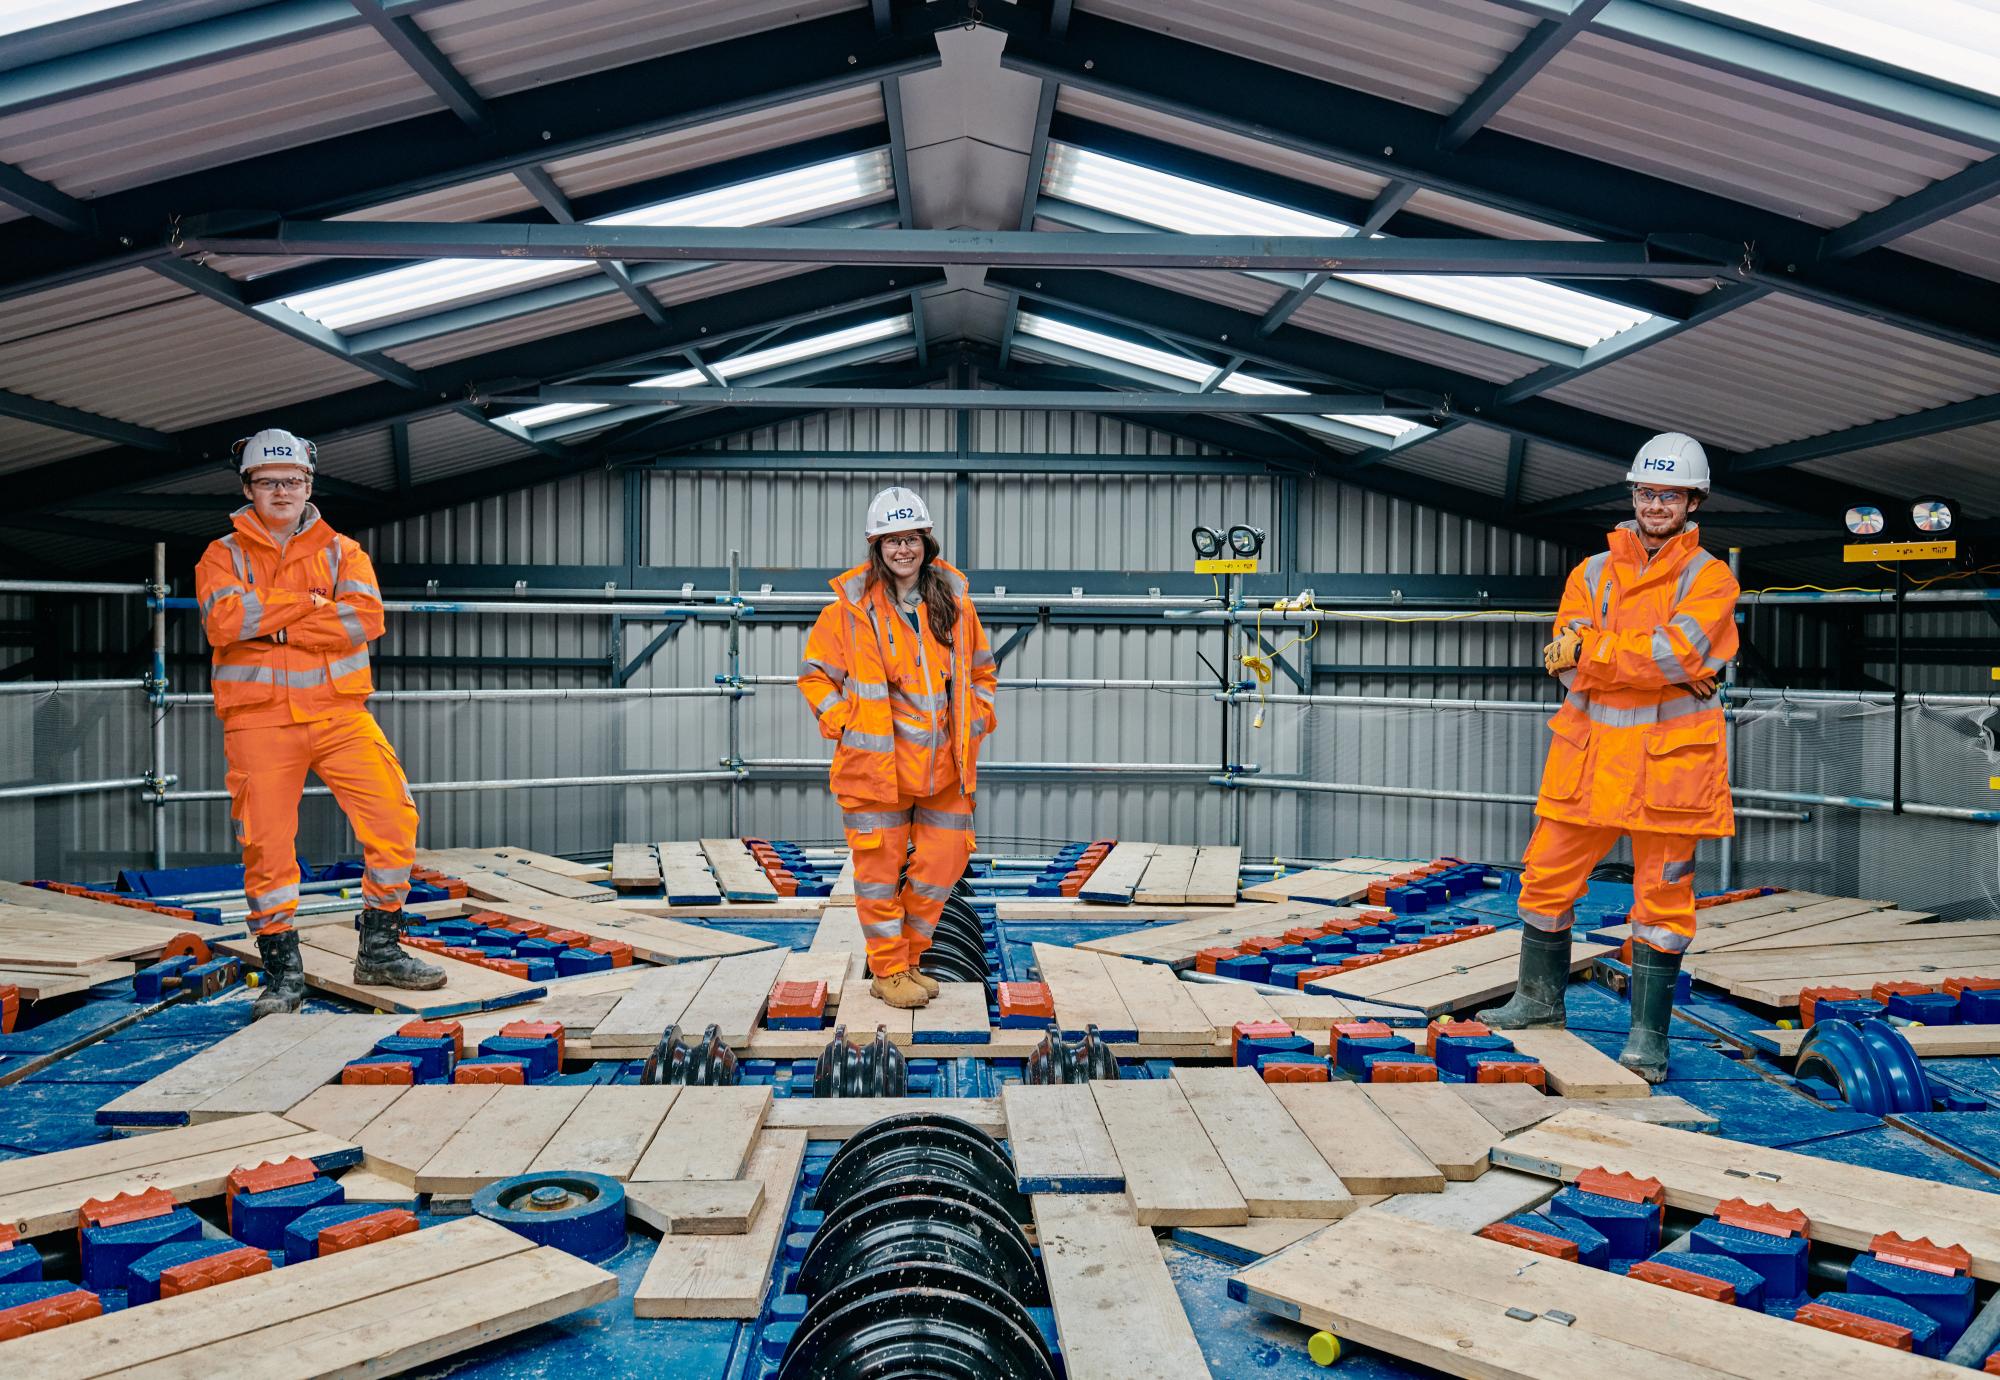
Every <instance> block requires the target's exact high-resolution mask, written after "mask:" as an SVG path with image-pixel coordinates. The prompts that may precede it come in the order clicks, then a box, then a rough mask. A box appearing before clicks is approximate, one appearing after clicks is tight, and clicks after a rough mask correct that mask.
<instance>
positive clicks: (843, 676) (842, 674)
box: [799, 657, 847, 686]
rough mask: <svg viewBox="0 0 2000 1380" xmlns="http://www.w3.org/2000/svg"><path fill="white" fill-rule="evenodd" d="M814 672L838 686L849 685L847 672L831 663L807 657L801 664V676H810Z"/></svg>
mask: <svg viewBox="0 0 2000 1380" xmlns="http://www.w3.org/2000/svg"><path fill="white" fill-rule="evenodd" d="M814 671H817V672H819V673H820V674H821V675H823V676H825V677H826V678H827V679H828V680H830V681H832V682H833V683H834V684H835V685H836V686H840V685H845V684H847V672H846V671H844V670H842V669H841V668H840V667H838V666H835V665H834V664H833V663H832V662H830V661H816V660H814V659H813V658H812V657H806V658H805V659H804V660H802V661H801V662H799V674H800V675H801V676H809V675H811V674H812V673H813V672H814Z"/></svg>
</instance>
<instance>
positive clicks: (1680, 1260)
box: [1653, 1251, 1764, 1313]
mask: <svg viewBox="0 0 2000 1380" xmlns="http://www.w3.org/2000/svg"><path fill="white" fill-rule="evenodd" d="M1653 1259H1654V1260H1657V1261H1658V1262H1659V1263H1660V1264H1662V1265H1671V1266H1673V1267H1674V1268H1675V1269H1676V1270H1686V1271H1687V1272H1688V1273H1689V1274H1694V1275H1707V1276H1708V1277H1709V1278H1710V1279H1719V1280H1721V1281H1722V1282H1723V1283H1725V1284H1729V1285H1733V1286H1734V1287H1735V1289H1736V1306H1737V1307H1738V1308H1749V1309H1752V1310H1754V1311H1756V1312H1760V1313H1761V1312H1762V1311H1763V1310H1764V1276H1762V1275H1761V1274H1759V1273H1757V1271H1755V1270H1753V1269H1751V1268H1750V1267H1749V1266H1748V1265H1745V1264H1744V1263H1743V1262H1742V1261H1740V1260H1736V1259H1734V1258H1732V1257H1730V1256H1726V1255H1697V1254H1696V1253H1695V1252H1693V1251H1661V1252H1660V1253H1659V1254H1657V1255H1655V1256H1654V1257H1653Z"/></svg>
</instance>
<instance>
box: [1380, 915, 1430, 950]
mask: <svg viewBox="0 0 2000 1380" xmlns="http://www.w3.org/2000/svg"><path fill="white" fill-rule="evenodd" d="M1385 928H1387V930H1388V931H1389V933H1390V934H1392V935H1394V936H1395V937H1396V942H1397V943H1399V944H1400V943H1407V942H1408V941H1409V940H1412V939H1421V938H1422V937H1423V936H1424V935H1427V934H1429V933H1430V932H1431V922H1430V921H1428V920H1419V919H1417V918H1416V917H1414V916H1412V917H1410V918H1409V919H1407V920H1391V921H1390V922H1389V923H1388V925H1387V926H1386V927H1385Z"/></svg>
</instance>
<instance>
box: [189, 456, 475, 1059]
mask: <svg viewBox="0 0 2000 1380" xmlns="http://www.w3.org/2000/svg"><path fill="white" fill-rule="evenodd" d="M316 457H317V452H316V449H315V447H314V446H313V444H312V443H311V442H310V441H302V440H300V439H299V438H298V437H296V436H294V435H292V434H291V433H290V432H288V431H281V430H278V429H276V428H270V429H267V430H264V431H260V432H258V433H257V434H256V435H255V436H252V437H250V438H249V439H248V440H245V441H240V442H238V443H237V472H238V475H239V477H240V478H241V479H242V481H243V496H244V497H245V498H247V499H249V500H250V502H249V503H248V505H246V506H245V507H242V508H239V509H237V510H236V512H235V514H234V515H233V518H232V525H233V526H234V528H235V530H234V531H233V532H231V533H230V534H229V535H228V536H226V537H223V538H221V539H219V540H217V541H214V542H211V543H210V544H209V547H208V550H207V551H205V552H203V553H202V558H201V564H200V565H199V566H197V567H196V569H195V591H196V594H197V595H198V596H199V601H200V605H201V616H202V627H203V629H204V630H205V631H206V632H207V634H208V641H209V645H210V647H211V648H212V649H213V653H212V668H211V671H210V676H209V679H210V682H211V684H212V685H213V686H214V689H215V712H216V714H217V716H218V717H220V718H221V720H222V748H223V753H224V755H225V756H226V757H227V759H228V762H229V776H228V785H229V814H230V819H231V820H232V821H233V822H234V824H235V826H236V841H237V843H238V844H240V845H241V846H242V848H243V893H244V896H245V897H246V898H247V899H248V900H249V902H250V929H251V932H252V933H253V934H255V935H256V937H257V951H258V954H259V956H260V958H261V960H262V963H263V967H264V986H263V990H262V991H261V992H259V994H258V996H257V1001H256V1005H255V1006H254V1007H253V1009H252V1013H251V1016H252V1019H253V1020H254V1019H257V1018H259V1017H263V1016H268V1015H271V1014H273V1013H275V1012H289V1011H296V1010H298V1008H299V1006H300V1004H301V1003H303V1002H304V1001H305V996H306V986H305V968H304V966H303V964H302V962H301V960H300V957H299V936H298V934H297V932H296V931H294V930H293V928H292V923H291V920H292V915H293V913H294V912H295V911H297V909H298V906H299V864H298V851H297V847H296V842H297V838H298V829H299V798H300V796H301V794H302V793H303V792H304V790H305V784H306V773H307V772H308V771H311V772H313V773H315V774H316V775H317V776H318V777H319V779H320V780H321V781H324V782H325V783H326V785H327V787H328V789H330V790H331V791H332V792H333V795H334V799H335V800H336V801H338V802H339V805H340V808H341V809H342V810H343V811H345V812H346V814H347V819H348V823H349V824H351V825H352V826H353V828H354V833H355V837H357V838H358V839H360V841H361V848H362V863H363V871H362V877H361V895H362V906H363V909H362V911H361V914H360V916H359V918H358V919H357V920H356V921H355V927H356V928H357V929H358V930H359V931H360V932H361V940H360V946H359V948H358V950H357V952H356V955H355V959H354V981H355V982H356V983H360V984H365V985H368V986H377V987H405V988H415V989H418V990H429V989H432V988H436V987H442V986H444V981H445V975H444V971H443V970H442V969H439V968H434V967H432V966H431V965H429V964H427V963H423V962H420V961H419V960H417V959H416V958H414V957H412V956H411V955H410V953H409V952H408V951H407V950H405V949H403V948H402V947H401V946H400V945H399V944H398V943H397V936H398V935H399V934H400V933H401V928H402V919H403V915H402V910H403V900H404V898H405V897H406V896H407V895H408V894H409V890H410V866H411V864H412V863H413V862H414V861H415V860H416V846H417V806H416V802H415V801H414V800H412V799H411V798H410V785H409V782H408V780H406V779H405V777H404V776H403V768H402V764H401V763H399V762H398V761H397V760H396V753H395V750H394V749H393V748H391V747H390V746H389V740H388V739H387V738H385V737H383V736H382V730H381V728H380V727H379V726H378V725H377V724H376V722H375V718H374V716H373V715H371V714H370V713H369V712H368V708H367V705H368V696H369V695H371V694H373V693H374V689H375V685H374V682H373V680H371V679H370V677H369V673H368V644H369V643H370V642H371V641H373V640H374V639H375V638H378V637H380V636H381V635H382V592H381V590H380V589H378V588H377V587H376V583H375V567H374V565H373V564H372V563H371V562H370V561H369V559H368V553H367V552H365V551H363V550H362V549H361V547H360V545H359V544H358V543H357V542H355V541H354V539H353V538H351V537H343V536H341V535H340V534H339V533H338V532H336V531H334V530H333V529H332V528H331V527H329V526H327V524H326V520H325V519H324V518H322V517H321V516H320V514H319V509H317V508H315V507H314V506H313V504H312V502H311V499H312V481H313V472H314V467H315V462H316Z"/></svg>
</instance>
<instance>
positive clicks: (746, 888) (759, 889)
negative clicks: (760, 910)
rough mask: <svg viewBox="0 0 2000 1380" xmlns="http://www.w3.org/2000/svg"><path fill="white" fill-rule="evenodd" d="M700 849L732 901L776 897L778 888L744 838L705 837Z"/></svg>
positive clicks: (757, 900)
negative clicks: (759, 864)
mask: <svg viewBox="0 0 2000 1380" xmlns="http://www.w3.org/2000/svg"><path fill="white" fill-rule="evenodd" d="M701 851H702V853H703V855H704V856H706V857H707V858H708V869H709V871H711V872H713V873H714V874H715V880H716V884H717V885H718V886H720V887H721V888H722V894H723V895H724V896H726V897H728V898H729V899H730V900H732V901H753V902H761V901H776V900H777V899H778V889H777V887H775V886H773V885H772V884H771V879H770V877H769V876H767V875H766V874H765V872H764V869H763V868H761V867H759V866H758V865H757V860H756V859H755V858H754V857H752V856H751V855H750V849H749V847H748V846H747V845H745V844H744V842H743V840H741V839H703V840H702V841H701Z"/></svg>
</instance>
